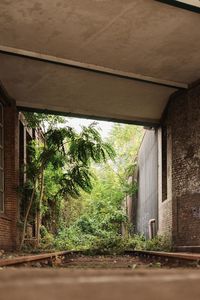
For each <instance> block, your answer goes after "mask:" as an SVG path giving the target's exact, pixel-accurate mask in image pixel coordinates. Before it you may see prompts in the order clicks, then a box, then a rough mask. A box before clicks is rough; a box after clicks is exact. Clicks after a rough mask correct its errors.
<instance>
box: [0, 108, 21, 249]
mask: <svg viewBox="0 0 200 300" xmlns="http://www.w3.org/2000/svg"><path fill="white" fill-rule="evenodd" d="M18 149H19V147H18V113H17V110H16V107H15V103H14V102H11V103H10V104H7V103H5V106H4V176H5V177H4V180H5V183H4V186H5V194H4V205H5V207H4V212H3V213H1V214H0V249H6V250H13V249H15V248H16V247H17V244H18V230H17V220H18V178H19V176H18V169H19V162H18V156H19V155H18Z"/></svg>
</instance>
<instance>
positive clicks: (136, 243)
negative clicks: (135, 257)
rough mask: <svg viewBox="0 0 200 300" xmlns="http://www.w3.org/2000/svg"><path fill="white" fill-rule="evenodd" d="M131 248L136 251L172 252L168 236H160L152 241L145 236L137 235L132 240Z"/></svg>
mask: <svg viewBox="0 0 200 300" xmlns="http://www.w3.org/2000/svg"><path fill="white" fill-rule="evenodd" d="M131 241H132V245H131V248H132V247H134V249H135V250H149V251H170V250H171V244H170V242H169V239H168V238H167V237H166V236H162V235H158V236H156V237H154V238H153V239H151V240H146V239H145V237H144V236H143V235H139V234H138V235H137V234H135V235H134V236H133V237H132V238H131Z"/></svg>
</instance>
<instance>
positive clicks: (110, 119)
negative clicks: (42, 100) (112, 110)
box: [17, 101, 159, 127]
mask: <svg viewBox="0 0 200 300" xmlns="http://www.w3.org/2000/svg"><path fill="white" fill-rule="evenodd" d="M37 106H38V105H37ZM17 108H18V110H19V111H22V112H23V111H29V112H40V113H45V114H53V115H60V116H65V117H72V118H83V119H91V120H94V121H107V122H116V123H124V124H132V125H141V126H148V127H158V126H159V120H151V119H139V118H136V117H132V118H128V117H127V119H122V118H120V117H106V116H97V115H87V114H84V113H83V114H82V113H73V112H67V111H65V110H66V108H60V109H54V108H53V107H52V108H51V109H46V108H42V107H41V108H36V107H34V104H33V103H30V107H28V106H27V105H26V104H24V105H23V103H22V102H19V101H17Z"/></svg>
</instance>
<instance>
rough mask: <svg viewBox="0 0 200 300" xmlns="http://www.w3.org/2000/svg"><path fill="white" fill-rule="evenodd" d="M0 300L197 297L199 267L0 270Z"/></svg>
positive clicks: (199, 295) (182, 299)
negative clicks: (196, 268)
mask: <svg viewBox="0 0 200 300" xmlns="http://www.w3.org/2000/svg"><path fill="white" fill-rule="evenodd" d="M0 299H1V300H13V299H15V300H36V299H37V300H39V299H42V300H46V299H48V300H54V299H59V300H62V299H65V300H68V299H70V300H86V299H87V300H94V299H95V300H100V299H101V300H103V299H108V300H122V299H126V300H129V299H137V300H146V299H148V300H151V299H152V300H157V299H159V300H160V299H163V300H167V299H170V300H179V299H180V300H186V299H187V300H188V299H191V300H199V299H200V270H191V269H188V270H183V269H176V270H166V269H165V270H162V269H161V270H160V269H159V270H145V269H144V270H116V269H114V270H91V269H87V270H80V269H64V268H57V269H56V268H55V269H40V268H38V269H36V268H35V269H33V268H32V269H31V268H9V269H1V270H0Z"/></svg>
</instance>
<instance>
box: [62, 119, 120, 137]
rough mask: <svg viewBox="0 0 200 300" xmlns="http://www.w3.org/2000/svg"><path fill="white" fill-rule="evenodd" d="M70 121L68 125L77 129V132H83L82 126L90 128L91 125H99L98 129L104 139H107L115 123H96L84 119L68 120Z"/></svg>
mask: <svg viewBox="0 0 200 300" xmlns="http://www.w3.org/2000/svg"><path fill="white" fill-rule="evenodd" d="M66 119H67V120H68V123H67V124H68V125H69V126H71V127H73V128H75V129H76V130H77V131H80V130H81V126H89V125H90V124H91V123H93V122H95V123H97V124H98V125H97V128H98V129H100V133H101V136H102V137H103V138H107V137H108V135H109V133H110V131H111V129H112V127H113V125H114V123H113V122H106V121H94V120H89V119H82V118H69V117H67V118H66Z"/></svg>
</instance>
